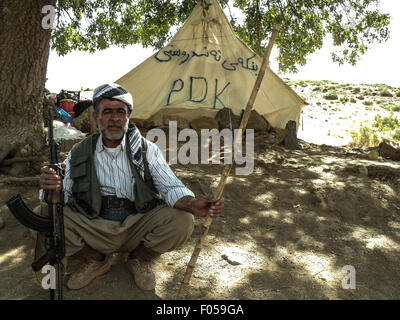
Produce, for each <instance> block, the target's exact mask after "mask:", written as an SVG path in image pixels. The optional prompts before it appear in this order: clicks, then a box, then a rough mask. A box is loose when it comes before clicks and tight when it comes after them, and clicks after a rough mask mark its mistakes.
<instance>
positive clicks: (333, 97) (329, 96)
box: [324, 92, 339, 100]
mask: <svg viewBox="0 0 400 320" xmlns="http://www.w3.org/2000/svg"><path fill="white" fill-rule="evenodd" d="M324 99H325V100H338V99H339V97H338V95H337V94H336V93H335V92H329V93H328V94H326V95H324Z"/></svg>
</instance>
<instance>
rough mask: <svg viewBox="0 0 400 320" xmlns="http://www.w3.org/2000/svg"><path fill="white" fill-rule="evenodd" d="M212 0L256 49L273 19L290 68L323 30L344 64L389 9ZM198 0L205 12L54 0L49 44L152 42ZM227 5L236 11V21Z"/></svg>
mask: <svg viewBox="0 0 400 320" xmlns="http://www.w3.org/2000/svg"><path fill="white" fill-rule="evenodd" d="M219 1H220V3H221V5H222V6H223V7H224V8H225V7H226V6H228V7H229V12H230V14H229V17H228V18H229V19H230V22H231V24H232V25H233V28H234V30H235V32H236V33H237V35H238V36H239V37H240V38H241V39H242V40H243V41H244V42H245V43H246V44H247V45H249V46H250V47H251V48H252V49H253V50H254V51H255V52H257V53H258V54H260V55H263V50H264V46H265V45H266V43H267V41H268V39H269V36H270V34H271V30H272V28H273V26H274V25H275V24H279V25H280V26H281V30H280V34H279V37H278V39H277V41H276V46H277V47H278V50H279V56H278V63H279V68H280V70H281V71H283V72H296V71H297V67H298V66H300V65H305V64H306V62H307V56H308V55H310V54H311V53H313V52H315V51H317V50H318V49H320V48H321V47H322V45H323V40H324V38H325V36H326V35H329V34H330V35H331V36H332V39H333V42H334V45H335V46H336V47H337V50H335V52H332V59H333V61H335V62H338V63H339V64H343V63H345V62H347V63H350V64H352V65H354V64H355V63H356V62H357V61H358V59H359V58H360V56H361V55H362V54H364V53H365V52H366V50H367V49H368V47H369V46H370V45H371V44H372V43H374V42H375V43H376V42H383V41H386V40H387V39H388V36H389V23H390V15H389V14H387V13H381V12H379V10H378V9H377V3H378V0H296V1H294V0H292V1H291V0H233V1H229V2H228V0H219ZM198 2H202V4H203V7H204V12H205V13H206V12H207V9H208V7H209V3H208V2H209V1H207V0H199V1H197V0H174V1H167V0H159V1H157V0H138V1H131V0H59V1H58V5H57V12H58V19H57V20H58V21H57V27H56V29H55V30H54V31H53V35H52V47H53V48H54V49H56V50H57V52H58V53H59V54H60V55H65V54H67V53H68V52H70V51H72V50H85V51H89V52H94V51H96V50H102V49H106V48H108V47H109V46H110V45H119V46H126V45H131V44H137V43H139V44H142V45H143V46H144V47H147V46H153V47H155V48H157V49H160V48H162V47H163V46H164V45H166V43H167V42H168V40H169V39H170V38H171V37H172V35H173V33H175V31H176V30H177V27H180V26H181V25H182V23H183V22H184V21H185V20H186V18H187V17H188V16H189V14H190V13H191V11H192V9H193V8H194V7H195V5H196V4H197V3H198ZM232 7H235V8H237V9H238V10H240V12H241V13H242V14H243V17H244V21H243V22H242V23H241V24H239V22H238V21H239V17H237V16H234V15H233V14H232V12H234V10H232V9H233V8H232ZM172 27H175V28H172Z"/></svg>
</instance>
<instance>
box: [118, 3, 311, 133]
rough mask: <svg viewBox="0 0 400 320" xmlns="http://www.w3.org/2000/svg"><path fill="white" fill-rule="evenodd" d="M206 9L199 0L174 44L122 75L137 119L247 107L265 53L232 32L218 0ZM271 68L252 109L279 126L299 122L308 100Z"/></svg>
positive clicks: (235, 111) (196, 115) (191, 115)
mask: <svg viewBox="0 0 400 320" xmlns="http://www.w3.org/2000/svg"><path fill="white" fill-rule="evenodd" d="M209 2H210V3H211V6H210V7H209V9H208V11H207V12H206V13H205V14H204V12H203V7H202V6H201V2H199V4H198V5H197V6H196V7H195V8H194V10H193V12H192V13H191V15H190V16H189V18H188V19H187V21H186V22H185V23H184V25H183V26H182V28H181V29H180V30H179V31H178V32H177V33H176V35H175V36H174V37H173V39H172V40H171V41H170V43H169V44H168V45H167V46H166V47H164V48H162V49H161V50H159V51H158V52H157V53H155V54H154V55H153V56H151V57H150V58H148V59H147V60H145V61H144V62H143V63H142V64H140V65H139V66H137V67H136V68H134V69H133V70H131V71H130V72H128V73H127V74H125V75H124V76H123V77H121V78H120V79H118V80H117V81H116V83H118V84H120V85H122V86H123V87H125V88H126V89H127V90H128V91H129V92H130V93H131V94H132V96H133V100H134V111H133V113H132V118H134V119H153V120H154V122H155V123H157V122H158V123H160V122H162V119H165V117H172V119H174V117H179V118H184V119H186V120H187V121H188V122H190V121H192V120H194V119H196V118H200V117H204V116H206V117H212V118H215V116H216V113H217V112H218V111H219V110H221V109H222V108H224V107H226V108H230V109H231V111H232V112H233V114H235V115H238V116H240V115H241V112H242V110H243V109H245V108H246V105H247V102H248V99H249V97H250V94H251V91H252V89H253V86H254V83H255V80H256V77H257V71H258V69H259V68H260V66H261V63H262V58H261V57H259V56H257V55H256V54H255V53H254V52H253V51H252V50H251V49H250V48H249V47H247V46H246V45H245V44H244V43H243V42H242V41H241V40H240V39H239V38H238V37H237V36H236V35H235V33H234V31H233V29H232V26H231V24H230V23H229V21H228V19H227V18H226V16H225V14H224V12H223V10H222V8H221V7H220V5H219V3H218V1H217V0H209ZM305 104H306V103H305V102H304V100H303V99H301V98H300V97H299V96H298V95H297V94H296V93H295V92H294V91H293V90H292V89H291V88H290V87H289V86H288V85H286V83H285V82H284V81H283V80H281V79H280V78H279V77H278V76H277V75H276V74H275V73H274V72H272V71H271V69H270V68H267V70H266V73H265V76H264V79H263V81H262V84H261V87H260V90H259V92H258V95H257V99H256V101H255V103H254V110H256V111H257V112H258V113H259V114H261V115H262V116H264V117H265V118H266V119H267V121H268V122H269V123H270V124H271V125H272V126H273V127H276V128H285V125H286V123H287V122H288V121H289V120H294V121H296V122H297V123H298V122H299V117H300V112H301V108H302V107H303V106H304V105H305Z"/></svg>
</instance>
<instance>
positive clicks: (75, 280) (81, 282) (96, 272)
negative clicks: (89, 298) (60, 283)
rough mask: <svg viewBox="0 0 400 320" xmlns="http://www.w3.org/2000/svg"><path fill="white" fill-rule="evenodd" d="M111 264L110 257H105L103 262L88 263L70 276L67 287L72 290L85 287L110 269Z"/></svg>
mask: <svg viewBox="0 0 400 320" xmlns="http://www.w3.org/2000/svg"><path fill="white" fill-rule="evenodd" d="M111 262H112V261H111V259H110V256H107V257H106V258H105V259H104V261H96V260H90V261H88V262H87V263H85V265H84V266H83V268H82V270H80V271H78V272H75V273H74V274H72V275H71V277H70V278H69V280H68V282H67V287H68V288H69V289H74V290H78V289H81V288H83V287H86V286H87V285H88V284H89V283H91V282H92V281H93V280H94V279H96V278H97V277H99V276H101V275H103V274H105V273H106V272H108V271H109V270H110V269H111Z"/></svg>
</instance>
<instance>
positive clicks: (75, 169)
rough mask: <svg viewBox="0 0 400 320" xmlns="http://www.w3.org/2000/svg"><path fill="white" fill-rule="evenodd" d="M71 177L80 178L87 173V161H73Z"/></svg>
mask: <svg viewBox="0 0 400 320" xmlns="http://www.w3.org/2000/svg"><path fill="white" fill-rule="evenodd" d="M70 175H71V179H72V180H73V179H75V178H79V177H82V176H85V175H86V162H82V163H80V164H72V163H71V172H70Z"/></svg>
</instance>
